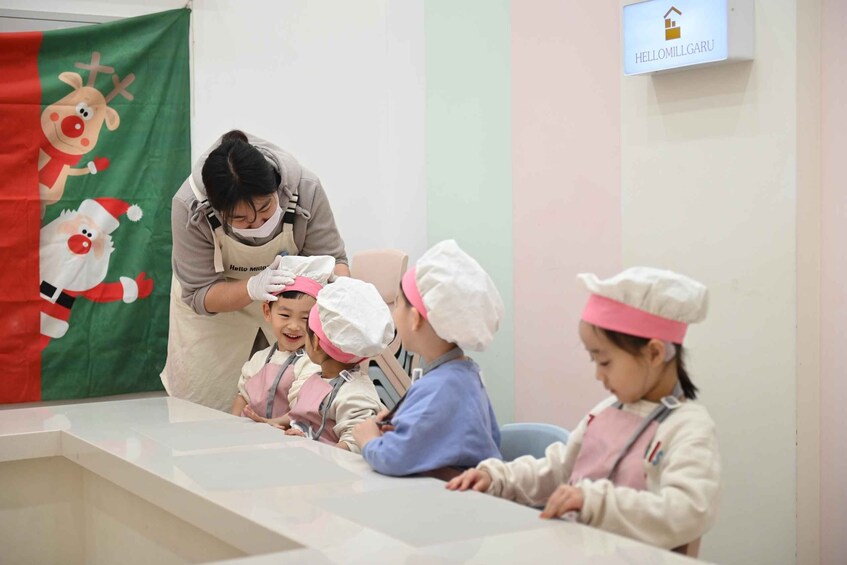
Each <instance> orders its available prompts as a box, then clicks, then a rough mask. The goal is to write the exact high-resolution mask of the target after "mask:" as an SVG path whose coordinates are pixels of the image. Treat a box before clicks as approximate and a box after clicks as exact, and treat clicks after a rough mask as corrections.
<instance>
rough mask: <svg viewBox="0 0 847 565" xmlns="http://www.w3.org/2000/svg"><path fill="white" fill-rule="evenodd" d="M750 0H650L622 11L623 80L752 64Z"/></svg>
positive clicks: (753, 13) (751, 11)
mask: <svg viewBox="0 0 847 565" xmlns="http://www.w3.org/2000/svg"><path fill="white" fill-rule="evenodd" d="M753 5H754V0H648V1H647V2H639V3H637V4H629V5H627V6H624V8H623V58H624V61H623V67H624V74H626V75H638V74H642V73H655V72H661V71H670V70H679V69H683V68H689V67H692V66H701V65H706V64H716V63H723V62H729V61H749V60H752V59H753V48H754V45H755V26H754V20H755V12H754V8H753Z"/></svg>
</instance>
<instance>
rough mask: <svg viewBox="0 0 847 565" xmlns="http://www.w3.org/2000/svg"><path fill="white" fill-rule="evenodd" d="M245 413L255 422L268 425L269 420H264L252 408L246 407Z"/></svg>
mask: <svg viewBox="0 0 847 565" xmlns="http://www.w3.org/2000/svg"><path fill="white" fill-rule="evenodd" d="M244 413H245V414H247V417H248V418H250V419H251V420H253V421H254V422H260V423H262V424H266V423H267V421H268V419H267V418H262V417H261V416H259V415H258V414H256V412H255V411H254V410H253V409H252V408H250V406H245V407H244Z"/></svg>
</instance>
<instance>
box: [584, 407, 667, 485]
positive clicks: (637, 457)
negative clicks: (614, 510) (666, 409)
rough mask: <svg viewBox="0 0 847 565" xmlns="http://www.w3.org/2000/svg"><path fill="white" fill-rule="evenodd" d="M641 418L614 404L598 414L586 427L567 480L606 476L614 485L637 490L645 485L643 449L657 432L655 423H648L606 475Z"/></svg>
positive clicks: (645, 448)
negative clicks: (614, 468) (615, 465)
mask: <svg viewBox="0 0 847 565" xmlns="http://www.w3.org/2000/svg"><path fill="white" fill-rule="evenodd" d="M643 420H644V418H642V417H641V416H638V415H636V414H633V413H632V412H624V411H623V410H620V409H618V408H616V407H614V406H610V407H608V408H606V409H605V410H603V411H602V412H600V413H599V414H597V416H595V417H594V419H593V420H591V423H590V424H589V425H588V427H587V428H586V429H585V435H584V436H583V438H582V447H581V448H580V450H579V455H577V458H576V463H575V464H574V467H573V471H571V478H570V480H569V481H568V482H569V483H570V484H572V485H575V484H577V483H578V482H579V481H581V480H582V479H591V480H594V481H597V480H600V479H606V478H609V479H611V481H612V482H613V483H615V485H617V486H622V487H630V488H634V489H636V490H644V489H645V488H647V478H646V475H645V474H644V467H643V461H644V452H645V451H646V450H647V447H648V446H649V445H650V442H651V441H653V436H654V435H656V428H657V427H658V424H657V423H656V422H650V424H649V425H648V426H647V428H645V429H644V432H643V433H642V434H641V435H640V436H639V437H638V439H637V440H636V441H635V443H634V444H633V445H632V448H631V449H630V450H629V452H627V453H626V455H624V457H623V459H621V461H620V463H618V467H617V469H616V470H615V473H614V475H613V476H611V477H610V476H609V474H610V472H611V471H612V466H613V465H614V464H615V461H616V460H617V458H618V456H619V455H620V453H621V450H622V449H623V448H624V446H625V445H626V443H627V441H628V440H629V439H630V438H631V437H632V434H633V432H635V431H636V430H637V429H638V426H639V425H640V424H641V422H642V421H643Z"/></svg>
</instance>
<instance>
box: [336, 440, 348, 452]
mask: <svg viewBox="0 0 847 565" xmlns="http://www.w3.org/2000/svg"><path fill="white" fill-rule="evenodd" d="M335 447H337V448H339V449H343V450H344V451H350V446H349V445H347V442H346V441H339V442H338V443H336V444H335Z"/></svg>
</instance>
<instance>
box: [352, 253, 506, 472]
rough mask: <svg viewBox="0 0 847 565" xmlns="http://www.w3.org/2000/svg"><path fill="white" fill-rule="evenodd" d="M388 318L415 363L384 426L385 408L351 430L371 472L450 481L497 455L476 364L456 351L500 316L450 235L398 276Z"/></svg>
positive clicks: (482, 344)
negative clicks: (418, 367)
mask: <svg viewBox="0 0 847 565" xmlns="http://www.w3.org/2000/svg"><path fill="white" fill-rule="evenodd" d="M400 286H401V288H400V293H399V294H398V297H397V300H396V302H395V305H394V312H393V316H394V323H395V326H396V327H397V332H398V333H399V334H400V338H401V339H402V340H403V345H404V347H406V348H407V349H408V350H410V351H413V352H415V353H418V354H419V355H420V356H421V358H422V361H423V365H422V369H423V376H422V377H421V378H420V379H418V380H417V381H415V382H414V383H413V384H412V386H411V388H410V389H409V391H408V392H407V393H406V395H405V396H404V397H403V398H402V399H401V400H400V404H399V406H398V408H397V410H396V413H395V414H394V415H393V416H390V423H385V424H384V425H380V422H381V421H382V420H383V419H384V418H386V416H388V412H387V411H383V412H381V413H380V414H378V415H377V418H376V419H370V420H366V421H364V422H362V423H360V424H359V425H358V426H356V428H354V430H353V437H354V438H355V440H356V442H357V443H358V445H359V446H360V447H361V448H362V456H363V457H364V458H365V460H366V461H367V462H368V463H369V464H370V465H371V466H372V467H373V468H374V469H375V470H376V471H377V472H379V473H383V474H386V475H394V476H402V475H412V474H418V473H425V474H430V475H433V476H437V477H439V478H450V477H452V476H455V475H457V474H458V473H460V472H461V471H462V470H464V469H467V468H469V467H473V466H475V465H476V464H477V463H479V462H480V461H482V460H483V459H486V458H488V457H496V458H500V457H501V456H500V449H499V445H500V431H499V427H498V425H497V419H496V417H495V416H494V411H493V409H492V407H491V401H490V400H489V399H488V394H487V393H486V391H485V386H484V385H483V382H482V376H481V374H480V369H479V366H478V365H477V364H476V363H474V361H473V360H472V359H470V358H468V357H466V356H465V353H464V349H472V350H474V351H482V350H484V349H485V348H486V347H487V346H488V345H489V344H490V343H491V341H492V340H493V339H494V334H495V332H496V331H497V328H498V326H499V324H500V320H501V319H502V317H503V301H502V299H501V298H500V294H499V292H497V288H496V287H495V286H494V282H493V281H492V280H491V278H490V277H489V276H488V274H487V273H486V272H485V271H484V270H483V269H482V267H481V266H480V265H479V263H477V262H476V261H475V260H474V259H473V258H472V257H470V256H469V255H468V254H467V253H465V252H464V251H462V250H461V249H460V248H459V246H458V245H457V244H456V242H455V241H453V240H447V241H442V242H441V243H439V244H437V245H435V246H434V247H432V249H430V250H429V251H427V252H426V253H425V254H424V255H423V256H422V257H421V258H420V260H419V261H418V262H417V264H416V265H415V268H413V269H411V270H409V271H408V272H407V273H406V274H405V275H404V276H403V279H402V282H401V285H400Z"/></svg>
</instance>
